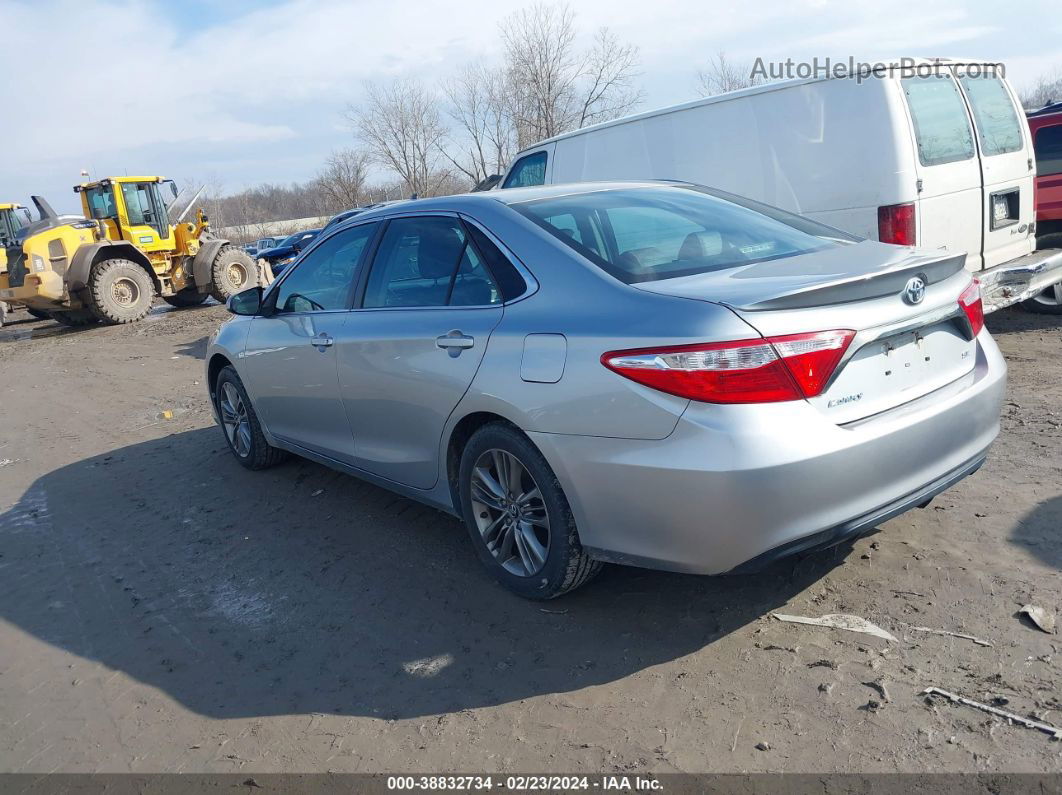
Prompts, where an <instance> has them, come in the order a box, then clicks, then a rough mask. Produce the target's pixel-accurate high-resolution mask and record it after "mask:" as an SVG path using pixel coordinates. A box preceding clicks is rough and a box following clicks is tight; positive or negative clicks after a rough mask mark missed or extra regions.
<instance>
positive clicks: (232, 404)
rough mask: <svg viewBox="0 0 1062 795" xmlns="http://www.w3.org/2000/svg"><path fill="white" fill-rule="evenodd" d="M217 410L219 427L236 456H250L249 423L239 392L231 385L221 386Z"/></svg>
mask: <svg viewBox="0 0 1062 795" xmlns="http://www.w3.org/2000/svg"><path fill="white" fill-rule="evenodd" d="M218 408H219V409H221V425H222V427H223V428H224V429H225V436H226V437H227V438H228V440H229V444H230V445H232V449H233V451H234V452H235V453H236V455H238V456H239V457H240V458H246V457H247V456H248V455H250V454H251V422H250V420H249V419H248V417H247V408H246V406H244V405H243V398H241V397H240V393H239V390H237V389H236V387H235V386H233V385H232V384H231V383H228V382H226V383H224V384H222V385H221V399H220V400H219V401H218Z"/></svg>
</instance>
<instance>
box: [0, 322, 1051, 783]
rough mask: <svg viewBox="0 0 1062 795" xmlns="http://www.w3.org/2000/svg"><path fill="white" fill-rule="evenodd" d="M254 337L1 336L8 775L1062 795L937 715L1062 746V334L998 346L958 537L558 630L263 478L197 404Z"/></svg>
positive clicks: (879, 541) (915, 517)
mask: <svg viewBox="0 0 1062 795" xmlns="http://www.w3.org/2000/svg"><path fill="white" fill-rule="evenodd" d="M225 318H226V314H225V311H224V309H223V308H221V307H218V306H212V307H205V308H200V309H196V310H185V311H180V312H177V311H166V310H163V309H156V310H154V312H153V313H152V315H150V316H149V318H148V319H147V320H146V321H145V322H143V323H140V324H137V325H134V326H128V327H120V328H117V327H116V328H102V327H101V328H91V329H87V330H76V331H70V330H67V329H61V328H59V327H58V326H56V325H54V324H52V323H50V322H37V321H31V320H26V321H24V322H19V323H16V324H15V325H13V326H10V327H7V328H4V329H3V330H0V411H2V423H0V771H6V772H13V771H15V772H17V771H21V772H48V771H56V770H59V771H86V772H87V771H109V772H124V771H135V772H153V771H189V772H191V771H199V772H214V771H218V772H234V771H240V772H242V771H254V772H270V771H297V772H309V771H325V770H330V771H372V772H380V771H391V772H410V771H417V772H443V771H462V772H479V771H491V772H577V771H581V772H601V771H620V772H631V771H639V772H640V771H651V772H655V773H665V772H670V771H688V772H705V771H713V772H715V771H790V772H822V771H859V772H870V771H912V772H913V771H1030V772H1033V771H1035V772H1058V771H1062V742H1053V741H1051V740H1050V739H1049V737H1048V736H1046V735H1045V734H1042V733H1040V732H1038V731H1035V730H1032V729H1027V728H1023V727H1021V726H1017V725H1008V724H1007V722H1006V721H1004V720H1001V719H999V718H995V717H992V716H990V715H988V714H985V713H983V712H980V711H977V710H975V709H971V708H969V707H966V706H962V705H956V704H950V703H947V702H942V701H936V702H934V703H928V702H927V700H926V699H925V698H924V697H922V696H920V695H919V692H920V691H921V690H922V689H923V688H926V687H928V686H931V685H935V686H937V687H942V688H945V689H947V690H951V691H953V692H956V693H960V694H962V695H965V696H968V697H970V698H973V699H977V700H979V701H986V702H988V701H994V703H997V704H1000V705H1002V708H1003V709H1007V710H1011V711H1013V712H1016V713H1019V714H1021V715H1030V716H1037V717H1038V718H1040V719H1042V720H1045V721H1047V722H1049V723H1053V724H1055V725H1056V726H1058V725H1062V701H1060V699H1062V690H1060V686H1062V677H1060V668H1059V664H1060V662H1062V653H1060V649H1059V645H1060V643H1059V638H1058V636H1057V635H1049V634H1045V633H1043V632H1041V631H1039V630H1037V629H1035V628H1034V627H1033V626H1032V625H1031V624H1030V623H1028V622H1027V621H1026V620H1024V619H1021V618H1019V617H1018V616H1017V615H1016V613H1017V610H1018V609H1019V607H1020V606H1021V605H1023V604H1025V603H1028V602H1032V603H1035V604H1038V605H1042V606H1043V607H1045V608H1047V609H1048V610H1049V611H1051V612H1058V610H1059V608H1060V607H1062V578H1060V574H1059V570H1060V568H1062V544H1060V527H1062V483H1060V473H1062V446H1060V444H1059V443H1060V440H1062V431H1060V425H1062V356H1060V354H1059V350H1060V343H1062V331H1060V329H1062V323H1059V322H1056V321H1053V320H1051V319H1049V318H1043V317H1039V316H1036V315H1029V314H1025V313H1022V312H1017V311H1006V312H1003V313H1000V314H997V315H995V316H992V317H991V318H990V319H989V324H988V325H989V327H990V328H991V329H992V331H993V332H994V333H995V335H996V339H997V340H998V341H999V344H1000V345H1001V347H1002V348H1003V350H1004V352H1005V353H1006V356H1007V360H1008V362H1009V365H1010V388H1009V397H1008V402H1007V404H1006V405H1005V407H1004V416H1003V430H1002V434H1001V436H1000V438H999V440H998V441H997V443H996V445H995V447H994V448H993V450H992V453H991V455H990V457H989V460H988V463H987V464H986V465H985V467H984V468H983V469H982V470H981V471H980V472H978V473H977V474H976V475H974V476H973V477H970V478H968V479H967V480H966V481H964V482H962V483H961V484H959V485H958V486H956V487H955V488H953V489H951V490H950V491H948V492H946V493H945V494H943V495H941V496H940V497H938V498H937V500H936V501H935V502H934V504H933V505H932V506H930V507H929V508H927V509H924V510H916V511H912V512H910V513H907V514H905V515H903V516H900V517H899V518H897V519H893V520H891V521H889V522H887V523H885V524H884V525H882V527H881V528H880V532H878V533H877V534H875V535H872V536H870V537H867V538H864V539H862V540H860V541H858V542H857V543H856V544H854V545H853V546H851V547H844V548H840V549H836V550H833V551H830V552H826V553H820V554H817V555H813V556H808V557H804V558H802V559H796V560H789V561H787V562H782V563H779V564H776V565H775V566H774V567H773V568H772V569H770V570H769V571H768V572H766V573H764V574H760V575H754V576H743V577H726V578H702V577H692V576H680V575H674V574H664V573H656V572H648V571H641V570H636V569H626V568H618V567H611V568H608V569H607V570H606V571H605V573H604V574H603V575H602V576H601V577H600V578H599V579H597V580H596V581H594V582H593V583H592V584H591V585H589V586H588V587H586V588H584V589H583V590H581V591H578V592H577V593H575V594H572V595H570V596H569V597H566V598H564V599H562V600H559V601H555V602H552V603H549V604H546V605H542V604H538V603H532V602H525V601H522V600H520V599H519V598H517V597H514V596H510V595H509V594H508V593H506V592H505V591H503V590H501V589H500V588H499V587H498V586H496V585H495V584H494V583H493V581H492V580H490V579H489V578H488V577H487V576H486V574H485V573H484V571H483V570H482V569H481V567H480V565H479V563H478V562H477V560H476V559H475V557H474V554H473V552H472V549H471V547H470V546H469V544H468V543H467V541H466V537H465V535H464V530H463V528H462V527H461V526H460V525H459V524H458V522H457V521H456V520H454V519H451V518H448V517H447V516H444V515H442V514H440V513H437V512H435V511H433V510H431V509H428V508H425V507H422V506H419V505H417V504H415V503H413V502H410V501H408V500H406V499H403V498H401V497H396V496H394V495H392V494H390V493H388V492H386V491H383V490H381V489H379V488H376V487H374V486H370V485H367V484H364V483H361V482H360V481H358V480H355V479H353V478H350V477H346V476H343V475H340V474H337V473H334V472H332V471H330V470H327V469H325V468H323V467H320V466H318V465H316V464H312V463H309V462H306V461H300V460H295V461H292V462H289V463H287V464H284V465H282V466H280V467H278V468H276V469H272V470H269V471H267V472H259V473H252V472H247V471H245V470H243V469H242V468H240V467H239V466H238V465H237V464H236V463H235V462H234V461H233V460H232V459H231V457H230V455H229V453H228V451H227V450H226V448H225V445H224V441H223V439H222V436H221V433H220V431H219V430H218V429H217V428H216V427H215V426H214V424H213V421H212V419H211V415H210V412H209V410H208V407H207V402H206V396H205V389H204V386H203V383H202V381H203V372H202V371H203V363H202V359H201V357H202V356H203V352H204V350H205V347H206V341H207V337H208V335H209V334H210V333H211V332H212V331H213V329H214V328H215V327H216V326H217V325H218V324H219V323H221V322H223V321H224V320H225ZM164 412H171V413H172V418H167V416H168V415H166V414H164ZM867 466H873V462H870V461H868V462H867ZM772 612H782V613H791V614H798V615H804V616H820V615H822V614H826V613H852V614H856V615H859V616H862V617H864V618H866V619H868V620H869V621H872V622H874V623H876V624H878V625H879V626H881V627H883V628H885V629H887V630H888V631H890V632H892V633H893V634H894V635H896V636H897V638H899V642H896V643H890V642H887V641H884V640H881V639H878V638H876V637H870V636H867V635H862V634H855V633H850V632H844V631H840V630H835V629H824V628H819V627H812V626H801V625H794V624H786V623H782V622H780V621H777V620H774V619H772V618H771V613H772ZM913 626H922V627H930V628H935V629H942V630H949V631H954V632H960V633H967V634H970V635H974V636H976V637H977V638H980V639H983V640H985V641H987V642H989V643H991V646H987V645H979V644H977V643H974V642H972V641H969V640H965V639H961V638H956V637H951V636H944V635H934V634H928V633H925V632H921V631H916V630H913V629H911V627H913ZM882 688H883V689H884V690H882ZM760 744H764V745H761V748H765V749H766V750H760V749H759V748H757V746H758V745H760Z"/></svg>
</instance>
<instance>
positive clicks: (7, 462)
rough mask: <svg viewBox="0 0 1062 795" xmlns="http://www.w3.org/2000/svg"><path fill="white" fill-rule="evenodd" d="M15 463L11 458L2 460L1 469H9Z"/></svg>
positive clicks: (0, 460)
mask: <svg viewBox="0 0 1062 795" xmlns="http://www.w3.org/2000/svg"><path fill="white" fill-rule="evenodd" d="M13 463H15V461H14V459H11V458H0V467H9V466H11V465H12V464H13Z"/></svg>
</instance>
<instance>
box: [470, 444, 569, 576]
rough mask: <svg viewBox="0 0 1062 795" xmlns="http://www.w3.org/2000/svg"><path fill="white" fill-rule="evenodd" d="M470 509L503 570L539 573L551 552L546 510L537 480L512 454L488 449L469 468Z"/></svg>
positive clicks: (531, 573)
mask: <svg viewBox="0 0 1062 795" xmlns="http://www.w3.org/2000/svg"><path fill="white" fill-rule="evenodd" d="M472 512H473V514H474V516H475V519H476V528H477V529H478V530H479V534H480V536H482V538H483V543H485V544H486V545H487V549H488V550H490V553H491V554H492V555H493V556H494V559H495V560H497V561H498V563H500V564H501V566H502V568H503V569H505V570H506V571H508V572H509V573H510V574H515V575H517V576H518V577H531V576H532V575H535V574H538V572H540V571H541V570H542V567H543V566H544V565H546V555H547V554H548V553H549V541H550V533H549V512H548V511H547V510H546V503H545V501H543V499H542V493H541V491H539V488H538V484H537V483H536V482H535V479H534V478H533V477H531V473H530V472H528V471H527V468H526V467H525V466H524V465H523V464H522V463H520V460H519V459H518V458H517V457H516V456H514V455H513V454H512V453H509V452H506V451H505V450H487V451H486V452H485V453H483V454H482V455H481V456H480V457H479V458H478V459H477V460H476V464H475V466H474V467H473V468H472Z"/></svg>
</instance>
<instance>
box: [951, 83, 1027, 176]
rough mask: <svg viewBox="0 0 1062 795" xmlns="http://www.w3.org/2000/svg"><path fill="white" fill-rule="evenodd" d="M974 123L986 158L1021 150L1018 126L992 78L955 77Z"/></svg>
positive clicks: (1005, 95)
mask: <svg viewBox="0 0 1062 795" xmlns="http://www.w3.org/2000/svg"><path fill="white" fill-rule="evenodd" d="M959 80H960V82H961V83H962V88H963V91H965V92H966V97H967V99H969V100H970V107H972V108H973V114H974V119H975V120H976V121H977V137H978V139H979V140H980V142H981V151H982V152H983V153H984V154H985V155H986V156H991V155H1002V154H1005V153H1007V152H1017V151H1019V150H1020V149H1021V148H1022V139H1021V125H1019V124H1018V114H1017V113H1016V112H1015V110H1014V103H1013V102H1012V101H1011V99H1010V94H1008V93H1007V89H1006V87H1005V86H1004V85H1003V83H1002V82H1001V81H1000V79H999V78H998V77H995V76H994V75H979V76H977V77H971V76H967V75H963V76H962V77H961V78H959Z"/></svg>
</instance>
